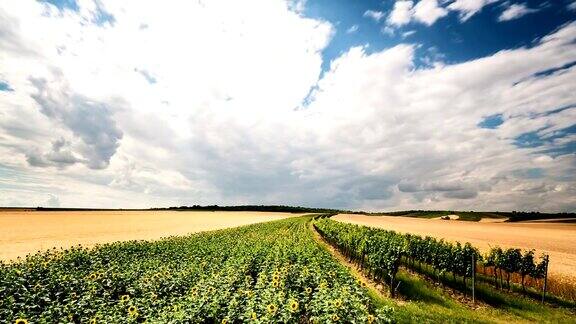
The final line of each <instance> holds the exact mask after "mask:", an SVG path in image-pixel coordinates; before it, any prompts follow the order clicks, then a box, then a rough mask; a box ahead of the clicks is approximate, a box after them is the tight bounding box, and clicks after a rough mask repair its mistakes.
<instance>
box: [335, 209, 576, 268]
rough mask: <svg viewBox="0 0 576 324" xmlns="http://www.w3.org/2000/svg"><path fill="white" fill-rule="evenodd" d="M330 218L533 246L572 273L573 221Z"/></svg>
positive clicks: (478, 242)
mask: <svg viewBox="0 0 576 324" xmlns="http://www.w3.org/2000/svg"><path fill="white" fill-rule="evenodd" d="M332 219H334V220H338V221H341V222H347V223H353V224H359V225H366V226H373V227H379V228H384V229H389V230H395V231H398V232H402V233H414V234H419V235H423V236H424V235H429V236H434V237H437V238H444V239H446V240H448V241H460V242H470V243H471V244H472V245H474V246H476V247H478V248H479V249H481V250H482V251H487V250H489V249H490V247H493V246H501V247H503V248H510V247H513V248H522V249H535V250H536V253H537V254H541V253H548V254H549V255H550V271H551V272H553V273H558V274H560V275H562V276H570V277H576V223H567V224H564V223H479V222H461V221H443V220H435V219H420V218H410V217H399V216H365V215H347V214H340V215H337V216H335V217H333V218H332Z"/></svg>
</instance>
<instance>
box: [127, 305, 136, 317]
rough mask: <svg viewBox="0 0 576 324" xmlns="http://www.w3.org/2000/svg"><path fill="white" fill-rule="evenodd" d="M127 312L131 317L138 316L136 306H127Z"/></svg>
mask: <svg viewBox="0 0 576 324" xmlns="http://www.w3.org/2000/svg"><path fill="white" fill-rule="evenodd" d="M128 314H129V315H130V316H132V317H136V316H138V308H136V306H130V307H128Z"/></svg>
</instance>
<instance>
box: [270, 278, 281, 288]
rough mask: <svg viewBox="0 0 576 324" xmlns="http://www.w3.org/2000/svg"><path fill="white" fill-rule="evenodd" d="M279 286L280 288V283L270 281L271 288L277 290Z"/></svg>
mask: <svg viewBox="0 0 576 324" xmlns="http://www.w3.org/2000/svg"><path fill="white" fill-rule="evenodd" d="M279 286H280V282H278V281H276V280H272V287H274V288H278V287H279Z"/></svg>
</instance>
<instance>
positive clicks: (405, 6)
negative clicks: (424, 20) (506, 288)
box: [387, 0, 414, 27]
mask: <svg viewBox="0 0 576 324" xmlns="http://www.w3.org/2000/svg"><path fill="white" fill-rule="evenodd" d="M413 7H414V2H412V1H409V0H408V1H406V0H400V1H396V2H394V8H393V9H392V12H390V15H389V16H388V20H387V22H388V24H389V25H393V26H397V27H399V26H403V25H406V24H408V23H409V22H410V20H411V19H412V14H413Z"/></svg>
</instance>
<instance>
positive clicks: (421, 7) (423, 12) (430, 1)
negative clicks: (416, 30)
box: [414, 0, 448, 26]
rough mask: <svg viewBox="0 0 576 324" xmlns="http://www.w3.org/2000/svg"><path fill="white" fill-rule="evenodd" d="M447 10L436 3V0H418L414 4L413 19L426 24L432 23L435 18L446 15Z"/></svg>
mask: <svg viewBox="0 0 576 324" xmlns="http://www.w3.org/2000/svg"><path fill="white" fill-rule="evenodd" d="M447 14H448V10H446V9H444V8H443V7H441V6H439V5H438V0H420V1H419V2H418V3H417V4H416V6H414V19H416V20H417V21H420V22H422V23H424V24H426V25H428V26H430V25H432V24H434V23H435V22H436V20H438V19H440V18H442V17H444V16H446V15H447Z"/></svg>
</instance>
